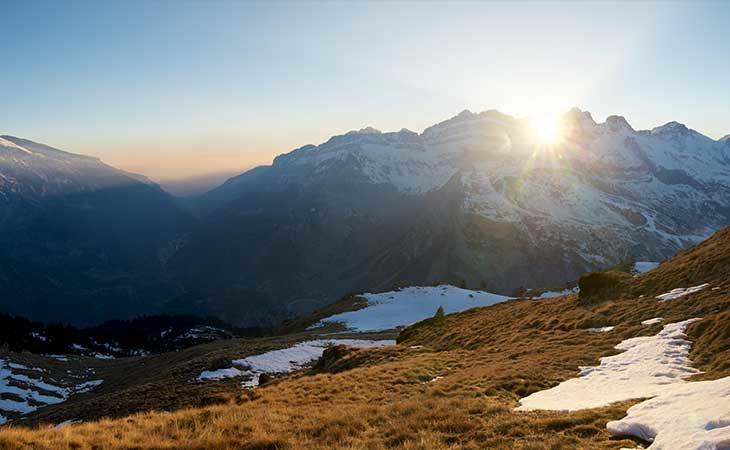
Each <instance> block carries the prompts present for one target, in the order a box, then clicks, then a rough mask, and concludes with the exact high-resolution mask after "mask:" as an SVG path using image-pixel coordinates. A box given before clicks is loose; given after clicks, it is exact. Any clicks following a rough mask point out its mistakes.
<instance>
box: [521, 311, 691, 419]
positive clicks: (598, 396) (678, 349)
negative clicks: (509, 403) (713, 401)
mask: <svg viewBox="0 0 730 450" xmlns="http://www.w3.org/2000/svg"><path fill="white" fill-rule="evenodd" d="M697 320H699V319H690V320H685V321H683V322H678V323H672V324H668V325H665V326H664V329H663V330H662V331H661V332H659V334H657V335H655V336H642V337H635V338H631V339H627V340H625V341H623V342H621V343H620V344H618V345H617V346H616V349H617V350H623V352H622V353H619V354H618V355H615V356H607V357H605V358H601V364H600V365H599V366H597V367H582V368H581V373H580V377H578V378H573V379H570V380H567V381H564V382H562V383H560V384H559V385H557V386H555V387H554V388H552V389H548V390H545V391H539V392H535V393H534V394H531V395H529V396H527V397H525V398H523V399H521V400H520V406H519V407H518V408H517V409H518V410H520V411H532V410H537V409H548V410H554V411H576V410H579V409H586V408H599V407H601V406H606V405H609V404H611V403H615V402H620V401H624V400H630V399H634V398H644V397H653V396H655V395H659V394H661V393H663V392H665V391H666V390H667V389H668V388H669V387H670V386H672V385H674V384H677V383H684V379H685V378H688V377H690V376H692V375H694V374H696V373H698V371H697V370H696V369H693V368H692V367H690V360H689V357H688V354H689V349H690V345H691V343H690V342H689V341H688V340H686V339H685V338H686V336H685V334H684V331H685V329H686V328H687V326H689V324H691V323H692V322H695V321H697Z"/></svg>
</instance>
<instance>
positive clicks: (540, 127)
mask: <svg viewBox="0 0 730 450" xmlns="http://www.w3.org/2000/svg"><path fill="white" fill-rule="evenodd" d="M560 131H561V130H560V119H559V118H558V117H551V116H543V117H539V118H537V119H535V120H533V121H532V132H533V134H534V135H535V139H536V140H537V141H538V142H539V143H541V144H555V143H557V142H558V140H560Z"/></svg>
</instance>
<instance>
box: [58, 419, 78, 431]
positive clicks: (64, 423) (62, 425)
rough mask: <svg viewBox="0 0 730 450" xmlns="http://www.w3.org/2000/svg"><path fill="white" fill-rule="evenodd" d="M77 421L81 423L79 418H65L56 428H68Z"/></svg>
mask: <svg viewBox="0 0 730 450" xmlns="http://www.w3.org/2000/svg"><path fill="white" fill-rule="evenodd" d="M75 423H81V420H79V419H69V420H64V421H63V422H61V423H59V424H58V425H56V426H55V429H56V430H62V429H64V428H66V427H67V426H69V425H73V424H75Z"/></svg>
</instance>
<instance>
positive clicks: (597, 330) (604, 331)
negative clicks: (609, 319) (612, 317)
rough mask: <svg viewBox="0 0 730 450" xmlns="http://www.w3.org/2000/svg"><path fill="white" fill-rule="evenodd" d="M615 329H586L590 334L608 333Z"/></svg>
mask: <svg viewBox="0 0 730 450" xmlns="http://www.w3.org/2000/svg"><path fill="white" fill-rule="evenodd" d="M613 328H614V327H599V328H586V331H587V332H589V333H607V332H609V331H611V330H613Z"/></svg>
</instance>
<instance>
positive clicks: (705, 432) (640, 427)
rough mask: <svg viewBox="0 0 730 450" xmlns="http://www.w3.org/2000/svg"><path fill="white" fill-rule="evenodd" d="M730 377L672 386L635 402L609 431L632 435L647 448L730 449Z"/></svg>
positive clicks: (669, 449) (667, 449) (617, 434)
mask: <svg viewBox="0 0 730 450" xmlns="http://www.w3.org/2000/svg"><path fill="white" fill-rule="evenodd" d="M728 405H730V377H726V378H721V379H719V380H714V381H697V382H692V383H684V384H682V385H672V386H671V387H670V389H667V391H666V392H664V393H661V394H659V395H658V396H656V397H654V398H653V399H651V400H647V401H645V402H642V403H639V404H638V405H634V406H632V407H631V408H629V410H628V415H627V416H626V417H624V418H623V419H621V420H615V421H613V422H609V423H608V425H607V427H608V432H609V433H611V434H613V435H616V436H635V437H638V438H639V439H642V440H644V441H648V442H651V443H652V444H651V445H650V446H649V447H648V448H647V450H649V449H650V450H721V449H727V448H730V447H729V446H730V407H728Z"/></svg>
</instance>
